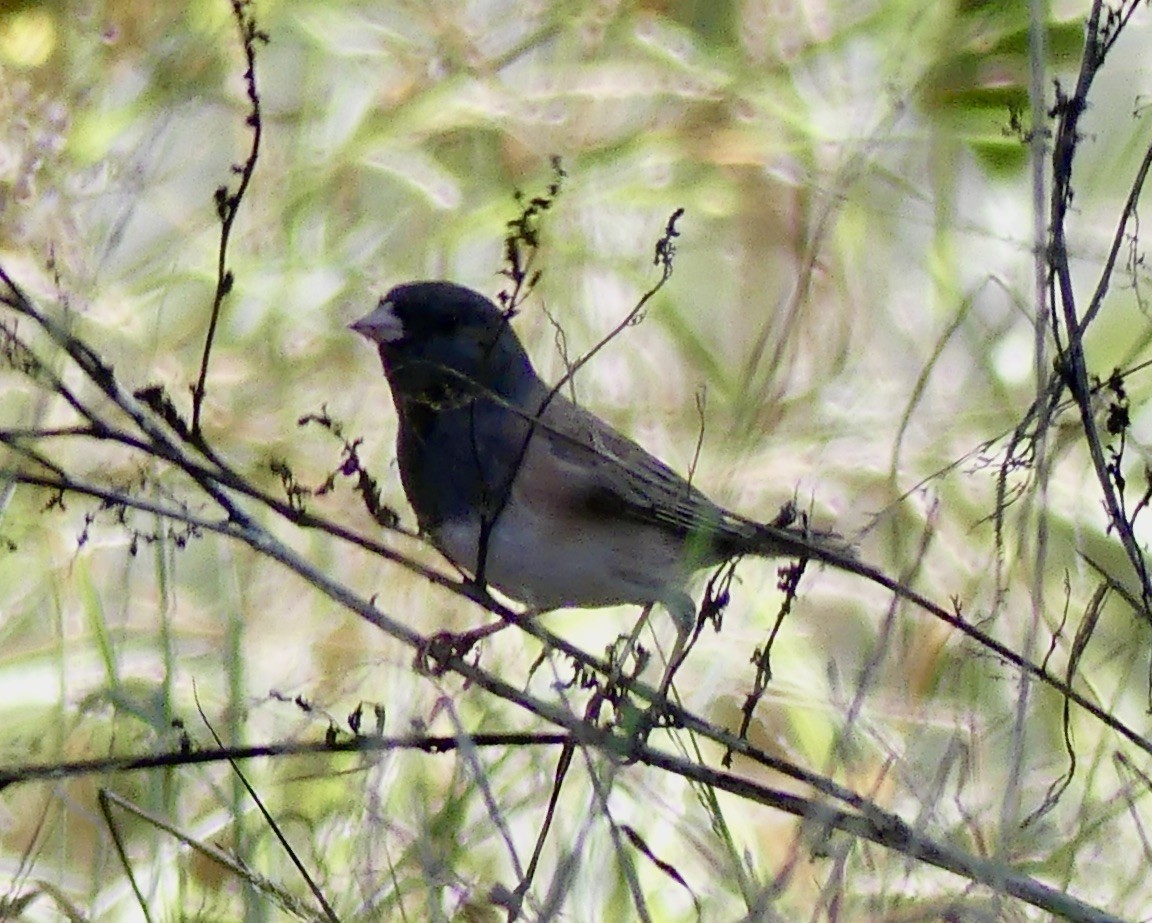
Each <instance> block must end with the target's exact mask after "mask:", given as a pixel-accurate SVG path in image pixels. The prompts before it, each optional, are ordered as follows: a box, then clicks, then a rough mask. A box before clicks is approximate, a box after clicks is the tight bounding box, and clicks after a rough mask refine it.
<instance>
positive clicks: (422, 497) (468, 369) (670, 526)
mask: <svg viewBox="0 0 1152 923" xmlns="http://www.w3.org/2000/svg"><path fill="white" fill-rule="evenodd" d="M513 313H514V312H513V311H511V310H502V309H501V308H499V307H497V305H496V304H495V303H494V302H493V301H491V300H490V299H489V298H487V297H486V296H484V295H482V294H481V293H479V292H477V291H474V290H472V289H470V288H467V287H465V286H462V285H458V284H455V283H453V282H449V281H443V280H429V281H415V282H406V283H403V284H400V285H397V286H395V287H394V288H392V289H391V290H390V291H388V292H387V294H385V295H384V296H383V297H382V298H380V300H379V302H378V304H377V305H376V307H375V308H374V309H373V310H372V311H370V312H369V313H368V314H366V315H365V316H364V317H362V318H360V319H359V320H357V321H355V322H354V323H352V324H350V325H349V326H350V328H351V329H352V330H353V331H354V332H356V333H357V334H359V335H360V336H362V337H364V338H365V339H367V340H368V341H369V342H370V343H371V344H373V345H374V346H375V347H376V348H377V351H378V353H379V357H380V361H381V363H382V365H383V369H384V376H385V378H386V379H387V382H388V385H389V387H390V390H391V393H392V399H393V403H394V405H395V409H396V413H397V415H398V418H399V427H398V433H397V444H396V455H397V462H398V467H399V472H400V480H401V483H402V485H403V488H404V492H405V494H406V496H407V498H408V502H409V503H410V504H411V506H412V509H413V511H414V512H415V514H416V519H417V523H418V526H419V529H420V532H421V534H422V535H424V536H426V537H427V538H428V539H429V540H430V541H431V543H432V544H433V545H434V546H435V547H436V548H437V549H439V551H440V552H442V553H443V554H444V556H445V557H447V558H448V560H449V561H451V562H452V563H453V564H454V565H456V567H458V568H459V569H460V570H461V571H463V572H464V573H465V574H467V575H470V576H471V579H473V580H475V581H476V582H477V583H478V584H480V585H481V586H493V587H495V588H497V589H498V590H500V591H501V592H502V593H504V594H505V595H506V596H509V597H511V598H512V599H514V600H519V601H520V602H522V603H524V604H525V605H527V606H528V607H530V609H531V610H533V611H535V612H547V611H551V610H555V609H565V608H574V607H575V608H587V609H594V608H599V607H604V606H614V605H621V604H634V605H637V606H641V607H644V608H645V609H646V610H650V609H651V607H652V606H653V605H655V604H659V605H661V606H662V607H663V608H664V609H665V610H666V611H667V612H668V613H669V614H670V615H671V617H672V619H673V621H674V622H675V624H676V629H677V638H676V644H675V646H674V647H673V652H672V654H671V655H670V656H669V659H668V670H669V672H668V673H666V680H665V682H662V684H661V688H664V687H665V685H666V682H667V681H668V680H669V679H670V671H671V670H672V669H674V668H675V666H676V665H678V663H679V660H680V658H681V657H682V656H683V654H684V653H685V652H686V646H687V642H688V639H689V637H690V635H691V633H692V631H693V629H694V627H695V624H696V606H695V603H694V602H693V599H692V597H691V595H690V594H689V593H688V590H687V589H686V587H687V585H688V584H689V582H690V580H691V577H692V575H693V574H694V573H695V572H696V571H698V570H701V569H703V568H707V567H711V566H715V565H718V564H721V563H723V562H725V561H728V560H730V559H732V558H734V557H739V556H743V555H756V556H761V557H781V556H791V557H798V558H804V559H815V560H819V561H823V562H825V563H829V564H832V565H836V566H850V564H851V562H852V560H853V559H854V551H853V549H852V548H851V546H850V545H848V544H847V543H846V542H844V540H843V539H841V538H840V536H839V535H837V534H836V533H834V532H822V531H816V530H810V529H808V528H807V527H806V526H805V527H795V526H792V525H791V524H789V523H787V517H785V520H784V523H783V524H765V523H759V522H757V521H755V520H753V519H749V518H747V517H744V516H740V515H739V514H737V513H734V512H732V511H730V510H727V509H725V508H724V507H722V506H720V505H719V504H717V503H715V502H714V501H712V500H711V499H709V498H708V497H707V496H706V495H705V494H704V493H703V492H702V491H701V490H699V489H698V488H697V487H695V486H694V485H693V484H691V483H690V482H689V481H688V480H687V479H685V478H683V477H681V476H680V475H679V474H677V473H676V472H675V471H673V470H672V469H671V468H670V467H669V466H668V465H666V464H665V463H664V462H662V461H660V460H659V459H658V458H656V457H655V456H654V455H652V454H651V453H649V452H648V451H647V450H645V449H644V448H642V447H641V446H640V445H638V444H637V443H636V442H634V441H633V440H631V439H629V438H628V437H627V436H625V435H623V434H622V433H620V432H619V431H617V430H616V429H615V428H613V427H612V426H611V425H610V424H608V423H607V422H605V421H604V420H602V419H601V418H600V417H598V416H596V415H595V414H593V413H592V412H590V411H589V410H586V409H585V408H583V407H581V406H580V405H578V404H577V403H575V402H574V401H573V400H571V399H570V398H569V397H567V396H566V395H565V394H563V393H561V391H560V389H559V388H558V387H550V386H548V385H547V384H545V383H544V381H542V380H541V378H540V376H539V375H538V374H537V372H536V369H535V367H534V366H533V364H532V361H531V359H530V357H529V355H528V353H527V351H526V350H525V348H524V346H523V344H522V343H521V341H520V339H519V337H518V336H517V335H516V332H515V331H514V330H513V328H512V325H511V315H512V314H513Z"/></svg>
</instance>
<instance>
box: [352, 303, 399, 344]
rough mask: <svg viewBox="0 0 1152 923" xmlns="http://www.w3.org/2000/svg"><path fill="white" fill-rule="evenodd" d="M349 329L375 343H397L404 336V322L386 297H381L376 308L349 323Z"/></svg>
mask: <svg viewBox="0 0 1152 923" xmlns="http://www.w3.org/2000/svg"><path fill="white" fill-rule="evenodd" d="M348 329H349V330H355V331H356V332H357V333H358V334H360V336H362V337H364V338H365V339H368V340H372V341H373V342H375V343H395V342H396V341H397V340H401V339H403V338H404V324H403V322H402V321H401V320H400V318H398V317H397V316H396V314H395V312H393V310H392V302H391V301H389V300H388V299H386V298H381V299H380V304H378V305H377V306H376V308H375V310H373V311H370V312H369V313H368V314H365V315H364V316H363V317H362V318H360V320H358V321H355V322H354V323H351V324H349V325H348Z"/></svg>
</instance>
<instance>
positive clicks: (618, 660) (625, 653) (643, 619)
mask: <svg viewBox="0 0 1152 923" xmlns="http://www.w3.org/2000/svg"><path fill="white" fill-rule="evenodd" d="M653 605H655V604H654V603H648V604H647V605H646V606H644V608H643V609H641V610H640V618H639V619H638V620H637V622H636V627H635V628H633V629H632V634H630V635H629V636H628V640H627V641H626V642H624V647H623V648H622V649H621V651H620V654H619V655H618V656H617V657H615V658H613V663H612V673H611V674H610V675H609V677H608V688H610V689H611V688H614V687H615V686H616V685H618V684H619V682H620V680H621V678H622V676H623V673H624V664H626V663H627V662H628V658H629V657H631V656H632V653H633V651H635V650H636V645H637V644H638V643H639V641H640V632H642V631H643V630H644V626H645V625H647V624H648V618H649V616H651V614H652V606H653Z"/></svg>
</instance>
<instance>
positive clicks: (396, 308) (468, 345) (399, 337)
mask: <svg viewBox="0 0 1152 923" xmlns="http://www.w3.org/2000/svg"><path fill="white" fill-rule="evenodd" d="M351 328H352V329H353V330H355V331H356V332H357V333H359V334H360V335H361V336H363V337H364V338H366V339H368V340H370V341H372V342H373V343H375V344H376V345H377V347H378V348H379V350H380V359H381V361H382V362H383V363H384V373H385V375H387V376H388V382H389V384H390V385H391V386H392V390H393V392H394V393H395V394H396V396H397V397H400V398H411V399H415V400H419V401H423V402H427V403H431V404H447V405H449V406H451V405H452V404H453V403H458V402H461V401H465V400H468V399H469V398H470V397H471V396H475V395H476V394H478V393H483V392H484V391H489V392H494V393H496V394H497V395H499V396H501V397H503V398H506V399H509V400H512V399H514V398H516V397H518V396H520V395H521V394H523V393H524V391H525V389H526V388H530V387H533V386H534V385H535V384H536V383H537V382H538V379H537V377H536V372H535V370H534V369H533V368H532V363H531V360H529V358H528V354H527V353H526V352H525V351H524V347H523V346H521V345H520V341H519V339H517V337H516V334H515V332H514V331H513V330H512V328H511V326H510V325H509V323H508V318H507V317H506V316H505V314H504V312H502V311H501V310H500V309H499V308H498V307H496V305H494V304H493V303H492V302H491V301H489V300H488V299H487V298H485V297H484V296H483V295H481V294H480V293H479V292H474V291H472V289H470V288H465V287H464V286H462V285H455V284H453V283H451V282H407V283H405V284H403V285H397V286H396V287H395V288H394V289H392V290H391V291H390V292H388V294H387V295H385V296H384V297H383V298H381V299H380V303H379V304H378V305H377V306H376V308H375V310H373V311H372V312H371V313H369V314H367V315H365V316H364V317H362V318H360V320H358V321H356V322H355V323H354V324H352V325H351Z"/></svg>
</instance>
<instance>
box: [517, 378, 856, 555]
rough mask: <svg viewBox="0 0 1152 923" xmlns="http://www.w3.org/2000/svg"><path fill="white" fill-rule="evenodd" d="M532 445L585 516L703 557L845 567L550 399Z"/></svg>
mask: <svg viewBox="0 0 1152 923" xmlns="http://www.w3.org/2000/svg"><path fill="white" fill-rule="evenodd" d="M540 422H541V426H540V428H539V431H538V432H537V433H536V434H535V435H534V437H533V438H539V439H542V442H543V445H542V446H541V448H546V450H547V453H548V454H549V455H550V456H551V457H552V459H553V460H554V462H555V463H556V464H557V465H559V467H561V468H563V469H565V471H564V475H563V477H564V478H565V480H566V482H567V492H568V493H569V496H571V497H573V498H582V500H581V501H580V502H583V503H584V504H585V505H586V506H587V507H588V511H589V512H592V513H595V512H602V513H603V514H605V515H619V516H623V517H626V518H628V519H631V520H633V521H640V522H644V523H649V524H651V525H654V526H658V527H661V528H663V529H667V530H669V531H672V532H675V533H677V534H679V535H682V536H684V537H685V538H688V539H689V540H695V541H700V542H701V543H702V544H703V545H705V546H707V550H706V549H705V548H701V549H700V550H701V552H702V553H703V556H704V557H712V556H715V557H717V559H719V558H723V557H727V556H729V555H733V554H765V555H789V554H794V555H809V556H813V557H816V558H819V559H821V560H827V561H829V562H830V563H836V562H837V561H839V560H842V559H849V560H850V559H851V558H852V557H853V553H852V551H851V548H850V547H849V546H848V545H847V544H846V543H845V542H844V541H843V540H842V539H841V538H840V536H838V535H836V534H835V533H831V532H818V531H815V530H808V529H797V528H788V527H781V526H771V525H765V524H761V523H757V522H755V521H753V520H750V519H745V518H744V517H741V516H737V515H735V514H733V513H730V512H729V511H727V510H725V509H724V508H723V507H720V506H718V505H717V504H716V503H713V502H712V501H711V500H710V499H708V497H707V496H705V495H704V494H703V493H702V492H701V491H699V490H697V489H696V488H695V487H693V486H692V485H691V484H690V483H689V482H688V481H687V480H685V479H684V478H683V477H681V476H680V475H678V474H677V473H676V472H675V471H673V470H672V469H671V468H669V467H668V466H667V465H665V464H664V463H663V462H662V461H660V460H659V459H658V458H656V457H655V456H653V455H651V454H650V453H649V452H647V451H646V450H645V449H643V448H641V447H640V446H639V445H637V444H636V443H635V442H633V441H632V440H631V439H629V438H627V437H626V436H624V435H622V434H621V433H619V432H617V431H616V430H615V429H613V428H612V427H610V426H609V425H608V424H607V423H605V422H604V421H603V420H601V419H599V418H598V417H596V416H594V415H593V414H591V413H589V412H588V411H586V410H584V409H583V408H581V407H579V406H578V405H576V404H574V403H572V402H571V401H569V400H568V399H566V398H565V397H563V395H559V394H557V395H555V396H554V397H553V398H552V399H551V401H550V402H549V403H548V405H547V406H546V407H545V409H544V412H543V413H542V414H541V415H540Z"/></svg>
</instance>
